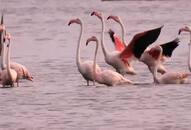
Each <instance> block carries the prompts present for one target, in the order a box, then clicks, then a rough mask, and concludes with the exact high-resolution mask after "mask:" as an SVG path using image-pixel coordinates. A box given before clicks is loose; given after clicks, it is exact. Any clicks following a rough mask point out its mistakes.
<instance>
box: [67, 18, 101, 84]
mask: <svg viewBox="0 0 191 130" xmlns="http://www.w3.org/2000/svg"><path fill="white" fill-rule="evenodd" d="M73 23H76V24H79V25H80V27H81V28H80V36H79V39H78V45H77V52H76V64H77V67H78V71H79V72H80V73H81V74H82V76H83V77H84V79H85V80H86V81H87V85H88V86H89V81H94V78H93V61H81V58H80V47H81V40H82V37H83V23H82V20H80V19H79V18H77V19H72V20H70V21H69V23H68V25H70V24H73ZM96 71H98V72H99V71H101V69H100V67H99V66H98V65H96ZM93 83H94V82H93Z"/></svg>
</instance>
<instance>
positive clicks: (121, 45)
mask: <svg viewBox="0 0 191 130" xmlns="http://www.w3.org/2000/svg"><path fill="white" fill-rule="evenodd" d="M109 19H112V20H114V21H115V22H117V23H119V25H120V27H121V30H122V40H121V39H120V38H119V37H118V36H117V35H116V34H115V33H114V31H113V30H111V29H110V30H109V35H110V37H111V39H112V41H113V42H114V45H115V48H116V50H118V51H123V50H124V49H125V47H126V46H128V45H126V44H125V27H124V24H123V22H122V20H121V18H120V17H119V16H114V15H110V16H109V17H108V18H107V20H109ZM178 43H179V40H178V39H174V40H172V41H170V42H167V43H164V44H161V45H160V46H161V47H162V48H163V54H162V57H161V64H160V65H159V67H158V70H157V71H158V72H159V73H161V74H164V73H166V71H167V70H166V68H165V67H164V65H163V64H162V63H164V62H165V61H166V59H167V58H170V57H171V55H172V52H173V51H174V50H175V48H176V47H177V46H178ZM149 50H150V48H147V50H146V51H149ZM144 54H145V53H143V55H144ZM134 60H137V59H136V58H134ZM131 61H132V60H131Z"/></svg>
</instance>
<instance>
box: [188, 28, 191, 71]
mask: <svg viewBox="0 0 191 130" xmlns="http://www.w3.org/2000/svg"><path fill="white" fill-rule="evenodd" d="M188 46H189V57H188V68H189V70H190V72H191V32H190V43H188Z"/></svg>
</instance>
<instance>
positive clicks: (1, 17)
mask: <svg viewBox="0 0 191 130" xmlns="http://www.w3.org/2000/svg"><path fill="white" fill-rule="evenodd" d="M3 21H4V20H3V13H2V15H1V25H3V23H4V22H3Z"/></svg>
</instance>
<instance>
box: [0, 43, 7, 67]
mask: <svg viewBox="0 0 191 130" xmlns="http://www.w3.org/2000/svg"><path fill="white" fill-rule="evenodd" d="M1 45H2V50H1V69H2V70H4V69H5V68H6V64H5V43H2V44H1Z"/></svg>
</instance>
